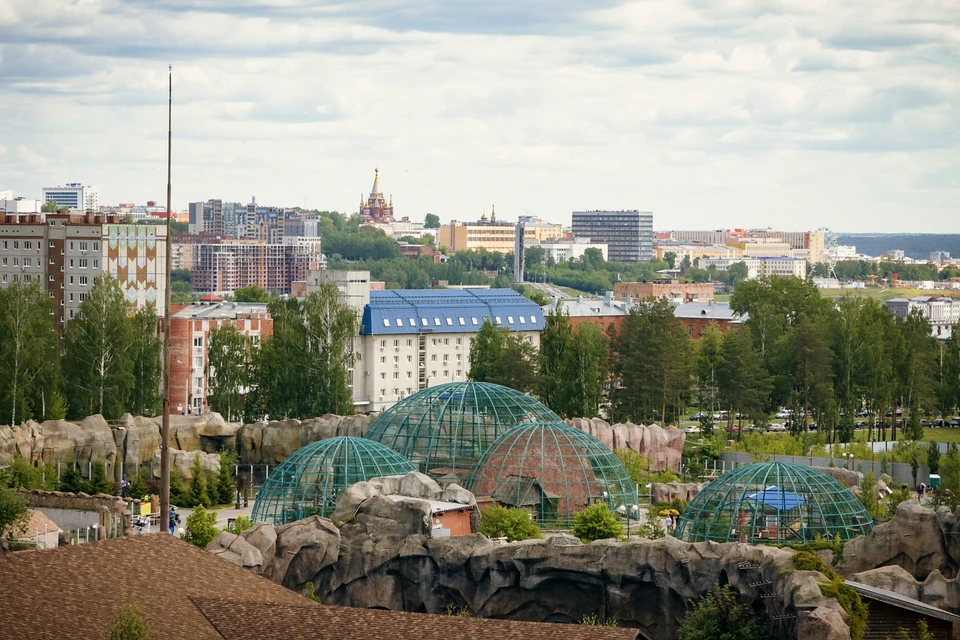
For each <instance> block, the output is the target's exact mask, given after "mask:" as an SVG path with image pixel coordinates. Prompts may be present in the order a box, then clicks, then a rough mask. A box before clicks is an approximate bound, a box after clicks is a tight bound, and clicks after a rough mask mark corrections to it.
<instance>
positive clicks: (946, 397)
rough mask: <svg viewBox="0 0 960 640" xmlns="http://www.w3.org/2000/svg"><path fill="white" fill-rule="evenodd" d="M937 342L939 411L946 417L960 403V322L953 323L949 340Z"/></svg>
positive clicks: (950, 414) (942, 416)
mask: <svg viewBox="0 0 960 640" xmlns="http://www.w3.org/2000/svg"><path fill="white" fill-rule="evenodd" d="M937 342H938V345H937V346H938V352H937V364H936V386H937V412H938V413H939V415H940V417H941V418H944V419H945V418H949V417H950V416H952V415H953V410H954V409H955V408H957V406H958V405H960V323H957V324H954V325H953V327H952V328H951V333H950V338H949V339H948V340H938V341H937Z"/></svg>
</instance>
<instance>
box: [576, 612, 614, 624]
mask: <svg viewBox="0 0 960 640" xmlns="http://www.w3.org/2000/svg"><path fill="white" fill-rule="evenodd" d="M580 624H582V625H584V626H586V627H616V626H618V625H617V620H616V618H607V619H606V620H605V621H604V622H603V623H601V622H600V618H598V617H597V614H595V613H591V614H590V615H588V616H583V617H582V618H580Z"/></svg>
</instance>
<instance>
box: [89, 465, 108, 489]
mask: <svg viewBox="0 0 960 640" xmlns="http://www.w3.org/2000/svg"><path fill="white" fill-rule="evenodd" d="M90 466H91V469H92V472H91V474H90V482H89V487H90V493H95V494H96V493H105V494H107V495H113V481H112V480H109V479H108V478H107V467H106V465H105V464H104V463H103V460H96V461H94V463H93V464H92V465H90Z"/></svg>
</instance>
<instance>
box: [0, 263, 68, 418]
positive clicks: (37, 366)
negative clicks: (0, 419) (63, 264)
mask: <svg viewBox="0 0 960 640" xmlns="http://www.w3.org/2000/svg"><path fill="white" fill-rule="evenodd" d="M52 311H53V305H52V303H51V301H50V298H49V296H47V294H46V293H45V292H44V291H43V290H41V289H40V285H39V284H27V283H19V282H15V283H12V284H11V285H10V286H9V287H8V288H7V289H4V290H0V362H2V363H3V366H2V367H0V412H2V413H0V415H3V416H6V417H7V418H9V420H10V424H11V425H16V424H20V423H21V422H23V421H24V420H27V419H30V418H36V419H39V420H44V419H46V418H47V417H48V416H47V412H46V408H47V402H51V406H52V404H53V403H52V401H53V399H54V397H55V396H56V395H57V394H58V390H57V384H58V378H59V368H60V367H59V365H60V363H59V355H60V353H59V346H58V342H57V334H56V331H55V330H54V327H53V321H52V318H51V313H52ZM51 417H62V416H51Z"/></svg>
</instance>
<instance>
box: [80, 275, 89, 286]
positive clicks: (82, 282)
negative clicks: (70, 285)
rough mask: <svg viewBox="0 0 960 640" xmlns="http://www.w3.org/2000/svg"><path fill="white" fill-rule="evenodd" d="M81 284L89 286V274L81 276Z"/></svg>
mask: <svg viewBox="0 0 960 640" xmlns="http://www.w3.org/2000/svg"><path fill="white" fill-rule="evenodd" d="M80 286H81V287H85V286H87V276H80Z"/></svg>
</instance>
